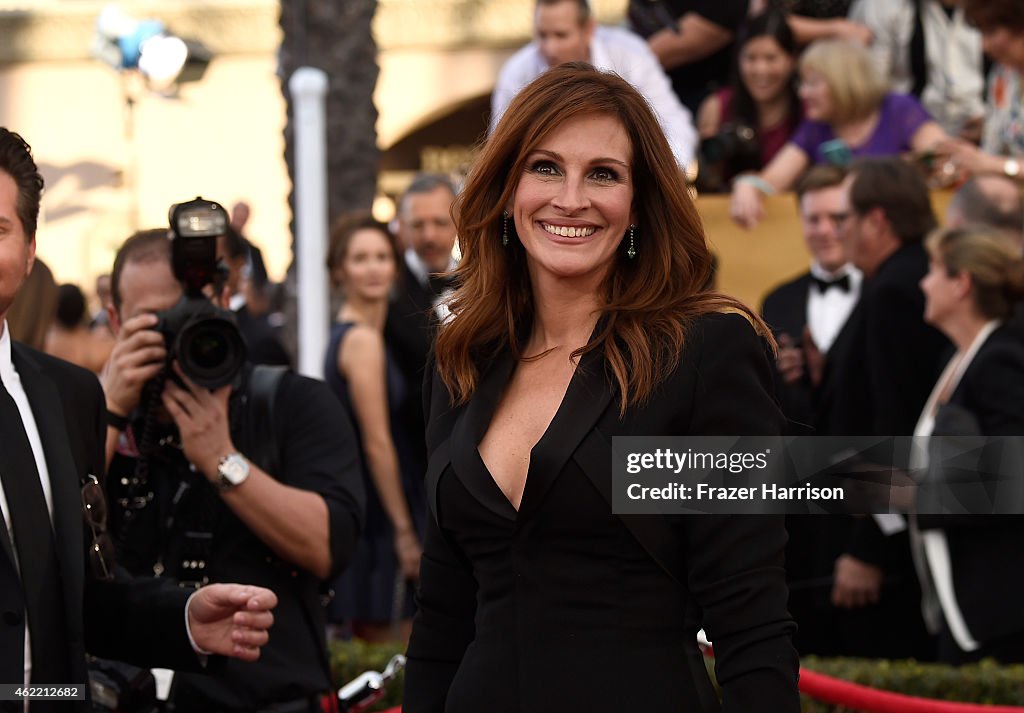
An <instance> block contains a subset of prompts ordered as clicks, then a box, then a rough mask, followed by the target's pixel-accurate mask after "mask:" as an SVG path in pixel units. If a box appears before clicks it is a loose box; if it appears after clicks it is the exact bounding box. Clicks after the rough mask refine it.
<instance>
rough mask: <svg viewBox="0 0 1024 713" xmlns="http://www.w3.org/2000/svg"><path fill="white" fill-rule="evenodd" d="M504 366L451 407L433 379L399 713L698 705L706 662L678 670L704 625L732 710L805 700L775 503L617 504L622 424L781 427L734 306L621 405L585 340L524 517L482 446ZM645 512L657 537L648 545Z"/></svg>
mask: <svg viewBox="0 0 1024 713" xmlns="http://www.w3.org/2000/svg"><path fill="white" fill-rule="evenodd" d="M513 367H514V362H513V358H512V356H511V354H509V353H507V352H506V353H504V354H503V355H501V356H499V357H498V358H497V359H495V360H494V361H493V363H492V364H491V365H490V367H489V368H488V369H487V370H486V371H485V372H484V374H483V376H482V380H481V382H480V384H479V385H478V388H477V390H476V391H475V393H474V394H473V395H472V397H471V399H470V400H469V402H468V403H467V404H465V405H463V406H459V407H456V408H453V407H451V406H450V404H449V395H448V393H447V391H446V390H445V388H444V387H443V385H442V383H441V382H440V381H439V379H438V377H436V376H435V377H434V379H433V384H432V386H431V388H430V389H429V391H428V393H427V394H426V397H427V403H428V405H429V414H430V420H429V427H428V431H427V443H428V449H429V451H430V462H429V465H428V469H427V491H428V503H429V505H430V508H431V509H432V511H433V514H434V517H433V518H428V531H427V536H426V539H425V550H424V555H423V560H422V564H421V570H420V597H419V611H418V613H417V616H416V619H415V622H414V625H413V634H412V639H411V642H410V645H409V668H408V671H407V674H406V693H405V697H404V704H403V705H404V708H403V710H405V711H407V713H427V712H429V713H440V712H441V711H447V712H448V713H468V712H470V711H479V710H488V711H491V712H492V713H511V712H512V711H530V712H531V713H545V712H547V711H564V710H586V711H589V712H593V713H602V712H604V711H607V712H608V713H611V712H612V711H622V710H644V711H650V712H651V713H658V712H661V711H682V710H696V709H697V708H698V707H699V706H700V703H699V700H700V699H701V696H702V694H703V692H704V690H705V689H704V686H706V677H704V674H703V669H700V670H699V677H697V676H687V670H688V667H689V663H691V662H693V661H697V662H698V665H699V658H695V657H698V656H699V654H698V652H697V647H696V644H695V634H696V632H697V630H698V628H700V627H701V626H703V627H704V628H705V630H706V631H707V633H708V635H709V636H710V637H711V638H712V639H713V640H714V642H715V651H716V656H717V658H716V668H717V674H718V680H719V682H720V683H721V684H722V685H723V690H724V710H725V711H752V712H756V711H773V712H775V711H797V710H799V701H798V696H797V693H796V676H797V658H796V652H795V651H794V650H793V648H792V646H791V644H790V637H791V635H792V632H793V629H794V626H793V623H792V620H791V619H790V617H789V615H788V613H787V612H786V595H787V591H786V585H785V574H784V571H783V567H782V549H783V546H784V543H785V538H786V536H785V531H784V528H783V525H782V520H781V518H778V517H770V516H761V517H724V516H713V515H701V516H690V517H686V516H681V515H680V516H658V515H648V516H630V517H627V516H619V515H616V514H614V513H612V512H611V506H610V498H611V495H610V493H611V489H612V480H611V463H612V456H611V442H612V441H611V439H612V438H613V437H615V436H628V435H700V434H706V435H748V434H769V435H770V434H777V433H779V432H780V429H781V425H782V424H781V417H780V414H779V412H778V409H777V408H776V406H775V404H774V402H773V399H772V396H771V378H772V368H771V363H770V361H769V358H768V355H767V353H766V350H765V346H764V344H763V342H762V341H761V340H760V339H758V338H757V337H756V336H755V334H754V332H753V330H752V329H751V328H750V325H749V324H748V323H747V322H746V320H745V319H744V318H743V317H740V316H737V315H709V316H707V317H704V318H701V319H698V320H695V322H694V323H693V325H692V327H691V328H690V330H689V331H688V333H687V345H686V348H685V349H684V352H683V354H682V355H681V359H680V363H679V365H678V367H677V368H676V369H675V370H674V371H672V372H671V373H670V374H667V375H666V379H665V381H664V382H663V383H662V384H661V385H660V386H659V387H658V389H657V390H656V391H655V393H654V394H653V395H652V397H651V399H650V401H649V402H648V403H646V404H645V405H644V406H634V407H630V408H628V409H627V410H626V413H625V415H624V416H622V417H620V415H619V402H618V398H617V390H616V388H615V387H614V386H612V385H611V384H610V382H609V379H608V376H607V372H606V369H605V362H604V357H603V355H601V354H600V353H598V352H597V351H595V352H591V353H589V354H587V355H585V356H584V357H583V359H582V360H581V363H580V364H579V366H578V367H577V370H576V373H575V375H574V376H573V379H572V381H571V383H570V384H569V387H568V390H567V392H566V394H565V397H564V399H563V401H562V404H561V406H560V407H559V409H558V412H557V413H556V415H555V416H554V418H553V420H552V422H551V424H550V425H549V427H548V429H547V431H546V432H545V434H544V436H543V437H542V438H541V439H540V441H539V442H538V443H537V445H536V446H535V447H534V448H533V451H532V456H531V463H530V470H529V475H528V477H527V482H526V489H525V491H524V495H523V499H522V503H521V506H520V509H519V511H518V512H516V511H515V510H514V509H513V508H512V506H511V504H510V503H509V501H508V500H507V499H505V497H504V495H503V494H502V492H501V490H500V489H499V488H498V487H497V485H496V484H495V483H494V480H493V479H492V478H491V476H490V474H489V473H488V472H487V470H486V467H485V466H484V465H483V461H482V459H480V457H479V451H478V450H477V444H478V443H479V442H480V440H481V438H482V437H483V435H484V433H485V432H486V430H487V427H488V424H489V423H490V420H491V416H492V415H493V413H494V410H495V408H496V407H497V404H498V402H499V401H500V398H501V395H502V392H503V390H504V387H505V384H506V383H507V382H508V379H509V377H510V376H511V374H512V370H513ZM662 517H663V518H664V519H663V520H658V519H657V518H662ZM654 526H663V527H664V528H665V530H666V531H668V533H669V535H670V537H669V538H668V541H667V542H666V541H665V540H660V541H659V540H656V539H653V538H644V540H643V541H642V542H641V540H640V538H639V537H638V536H637V535H636V533H638V532H639V531H640V530H642V529H643V528H644V527H654ZM657 547H661V549H660V550H659V551H651V550H653V549H654V548H657ZM648 548H651V550H649V549H648ZM655 556H656V557H658V558H659V561H660V562H667V563H669V564H670V565H671V566H672V569H673V570H674V571H685V572H686V578H685V579H683V581H681V582H680V581H676V580H675V579H674V578H672V577H670V576H669V575H668V574H667V570H668V567H663V566H662V565H659V564H658V562H656V561H655V559H654V557H655ZM689 670H691V671H692V670H694V669H693V668H690V669H689ZM701 678H703V679H704V680H703V681H702V680H701ZM638 682H639V683H638ZM701 709H702V710H707V709H706V708H703V707H702V708H701Z"/></svg>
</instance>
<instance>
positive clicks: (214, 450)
mask: <svg viewBox="0 0 1024 713" xmlns="http://www.w3.org/2000/svg"><path fill="white" fill-rule="evenodd" d="M172 368H173V369H174V373H175V374H176V375H177V376H178V378H179V379H181V382H182V383H183V384H185V387H186V388H182V387H181V386H180V385H179V384H177V383H175V381H174V380H173V379H168V380H167V382H166V383H165V384H164V393H163V403H164V407H165V408H166V409H167V412H168V413H169V414H171V418H173V419H174V423H175V425H177V426H178V433H179V434H180V435H181V447H182V450H184V451H185V457H186V458H187V459H188V462H189V463H191V464H192V465H194V466H195V467H196V468H197V469H199V470H200V471H201V472H202V474H203V475H205V476H206V478H207V479H208V480H209V481H210V482H216V480H217V464H218V463H219V462H220V459H221V458H222V457H223V456H226V455H228V454H229V453H234V452H236V451H237V450H238V449H237V448H235V445H234V443H232V441H231V431H230V427H229V425H228V398H229V397H230V396H231V385H230V384H228V385H227V386H222V387H221V388H219V389H217V390H216V391H210V390H209V389H205V388H203V387H202V386H197V385H196V384H194V383H193V382H192V381H190V380H189V378H188V377H186V376H185V374H184V372H182V370H181V366H180V365H179V364H178V362H176V361H175V362H174V364H173V365H172Z"/></svg>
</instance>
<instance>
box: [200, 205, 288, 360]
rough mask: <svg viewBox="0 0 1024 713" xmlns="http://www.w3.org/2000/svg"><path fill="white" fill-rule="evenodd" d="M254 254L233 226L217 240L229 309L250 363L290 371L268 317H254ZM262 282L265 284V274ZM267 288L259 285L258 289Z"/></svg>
mask: <svg viewBox="0 0 1024 713" xmlns="http://www.w3.org/2000/svg"><path fill="white" fill-rule="evenodd" d="M255 250H256V248H255V247H254V246H253V245H252V243H250V242H249V241H248V240H246V239H245V237H244V236H243V235H242V234H241V233H240V232H239V231H238V230H236V229H235V228H234V227H233V226H231V225H228V226H227V229H226V230H225V232H224V235H221V236H220V237H218V238H217V257H218V258H219V259H221V260H223V261H224V264H225V265H226V266H227V269H228V277H227V289H228V294H229V296H230V301H229V303H228V306H229V307H230V308H231V311H232V312H234V313H235V322H236V324H238V331H239V332H241V333H242V338H243V339H245V346H246V354H247V358H248V359H249V361H250V362H252V363H253V364H270V365H272V366H287V367H290V366H291V365H292V361H291V357H289V356H288V351H287V350H286V349H285V347H284V344H282V343H281V340H280V339H278V337H277V335H276V334H275V333H274V330H273V328H272V327H271V326H270V324H269V323H268V322H267V320H266V315H261V314H255V313H254V312H253V311H252V310H251V308H250V305H249V302H248V297H249V293H251V291H252V290H253V289H254V288H255V284H254V282H255V281H256V279H257V277H256V270H255V261H254V259H253V256H254V255H255V254H256V253H255ZM246 273H248V275H246ZM262 279H263V282H265V281H266V274H264V275H263V276H262ZM264 286H265V285H260V287H259V288H256V289H262V288H263V287H264Z"/></svg>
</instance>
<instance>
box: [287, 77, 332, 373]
mask: <svg viewBox="0 0 1024 713" xmlns="http://www.w3.org/2000/svg"><path fill="white" fill-rule="evenodd" d="M288 88H289V90H290V91H291V93H292V102H293V107H294V126H295V232H296V235H295V244H296V256H295V258H296V261H297V263H298V271H297V274H296V279H297V281H298V285H297V299H298V306H297V310H296V311H297V314H298V320H299V324H298V336H299V344H298V346H299V372H300V373H302V374H305V375H306V376H311V377H314V378H317V379H321V378H323V358H324V352H325V351H326V349H327V331H328V326H329V319H330V318H329V316H328V313H327V311H328V302H329V299H328V293H327V268H325V267H324V256H325V255H326V254H327V118H326V110H325V108H324V107H325V102H324V98H325V97H326V96H327V74H326V72H324V71H323V70H320V69H315V68H313V67H301V68H299V69H297V70H295V73H294V74H292V77H291V79H290V80H289V81H288Z"/></svg>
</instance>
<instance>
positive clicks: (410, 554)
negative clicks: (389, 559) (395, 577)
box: [395, 530, 423, 582]
mask: <svg viewBox="0 0 1024 713" xmlns="http://www.w3.org/2000/svg"><path fill="white" fill-rule="evenodd" d="M422 555H423V548H422V547H421V546H420V541H419V539H418V538H417V537H416V533H415V532H413V531H412V530H401V531H399V532H396V533H395V556H396V557H397V558H398V567H399V569H401V570H402V577H404V578H405V579H406V580H407V581H411V582H417V581H419V578H420V557H421V556H422Z"/></svg>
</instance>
